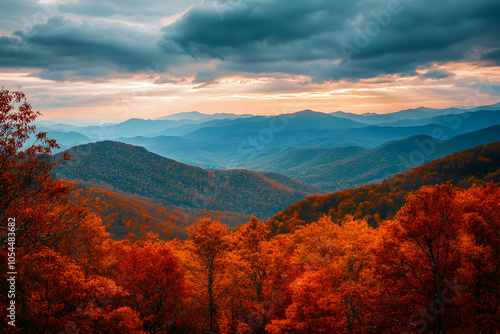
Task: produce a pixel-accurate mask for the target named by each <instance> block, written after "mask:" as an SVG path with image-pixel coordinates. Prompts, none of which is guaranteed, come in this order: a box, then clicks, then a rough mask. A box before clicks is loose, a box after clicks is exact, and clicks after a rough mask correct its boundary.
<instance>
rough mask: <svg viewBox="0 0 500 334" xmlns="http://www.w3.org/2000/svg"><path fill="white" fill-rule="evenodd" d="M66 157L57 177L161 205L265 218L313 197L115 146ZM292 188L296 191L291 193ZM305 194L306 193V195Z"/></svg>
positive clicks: (242, 173)
mask: <svg viewBox="0 0 500 334" xmlns="http://www.w3.org/2000/svg"><path fill="white" fill-rule="evenodd" d="M66 153H68V154H70V155H71V156H72V159H71V161H69V162H67V163H65V164H62V165H60V166H58V168H57V170H56V172H57V176H58V177H60V178H63V179H67V180H70V181H83V182H86V183H88V184H89V185H91V186H94V187H98V188H101V189H106V190H110V191H115V190H119V191H122V192H126V193H130V194H135V195H139V196H144V197H148V198H151V199H155V200H158V201H161V203H162V204H164V205H175V206H180V207H185V208H195V209H206V210H217V211H232V212H237V213H242V214H255V215H256V216H258V217H262V218H266V217H267V218H268V217H271V216H272V215H274V214H275V213H277V212H279V211H280V210H282V209H283V208H285V207H286V206H287V205H290V204H292V203H294V202H297V201H298V200H300V199H303V198H306V197H307V196H309V195H311V194H312V193H314V192H313V190H314V188H313V187H311V186H307V185H303V184H300V183H299V182H297V181H292V180H287V179H288V178H286V177H285V176H281V177H279V179H280V180H278V181H277V179H278V178H277V177H276V175H274V176H271V177H272V179H271V178H268V177H266V176H264V175H262V174H258V173H253V172H250V171H247V170H228V171H209V170H205V169H202V168H199V167H193V166H189V165H186V164H182V163H179V162H177V161H174V160H171V159H167V158H164V157H161V156H159V155H156V154H153V153H151V152H148V151H147V150H146V149H144V148H142V147H136V146H132V145H128V144H123V143H118V142H111V141H104V142H97V143H93V144H87V145H82V146H78V147H74V148H72V149H70V150H68V151H66ZM60 156H61V155H56V159H58V158H59V157H60ZM280 182H283V183H280ZM285 184H286V185H285ZM295 186H298V187H299V188H300V190H298V189H295V188H292V187H295ZM307 189H309V190H310V192H306V191H304V190H307ZM320 192H321V191H319V190H318V191H317V192H316V193H320Z"/></svg>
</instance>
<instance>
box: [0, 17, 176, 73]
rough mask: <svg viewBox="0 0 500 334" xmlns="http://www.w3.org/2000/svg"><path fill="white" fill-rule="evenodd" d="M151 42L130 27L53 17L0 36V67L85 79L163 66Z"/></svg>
mask: <svg viewBox="0 0 500 334" xmlns="http://www.w3.org/2000/svg"><path fill="white" fill-rule="evenodd" d="M156 42H157V39H156V37H155V35H154V34H151V33H147V32H146V31H143V30H140V29H136V28H135V27H132V26H127V25H123V24H117V23H109V22H95V23H92V24H89V23H82V24H77V23H74V22H72V21H69V20H66V19H63V18H61V17H55V18H52V19H50V20H49V21H48V22H47V23H45V24H41V25H36V26H34V27H33V29H32V30H31V31H29V32H28V33H26V32H23V31H16V32H14V37H6V36H2V37H0V59H1V60H2V61H1V64H2V67H28V68H29V67H31V68H40V69H42V71H41V72H40V73H39V74H37V76H39V77H42V78H46V79H51V80H57V81H58V80H85V79H92V78H102V77H105V76H107V75H110V74H111V73H114V72H116V73H136V72H140V71H145V72H147V71H148V70H151V71H153V69H154V70H157V69H158V70H161V69H164V67H165V66H166V65H167V64H169V58H168V56H166V55H165V54H163V53H160V52H159V51H158V48H157V47H156ZM158 65H159V66H158Z"/></svg>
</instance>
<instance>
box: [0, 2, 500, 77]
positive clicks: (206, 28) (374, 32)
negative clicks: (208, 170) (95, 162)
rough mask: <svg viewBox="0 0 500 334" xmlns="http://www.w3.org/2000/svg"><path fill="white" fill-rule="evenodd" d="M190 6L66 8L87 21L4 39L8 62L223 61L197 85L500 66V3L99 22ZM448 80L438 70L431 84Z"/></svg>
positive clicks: (71, 73)
mask: <svg viewBox="0 0 500 334" xmlns="http://www.w3.org/2000/svg"><path fill="white" fill-rule="evenodd" d="M0 1H2V0H0ZM29 3H30V4H31V5H33V3H32V2H29ZM191 3H194V1H193V2H191ZM9 6H10V7H8V10H12V11H19V10H20V8H19V6H16V5H9ZM32 7H33V6H32ZM185 9H186V3H184V2H181V1H173V2H169V4H168V5H167V4H166V2H158V1H153V0H148V1H145V2H136V1H132V0H126V1H125V2H124V1H118V0H103V1H97V0H87V1H78V2H68V3H66V4H61V5H60V6H59V7H58V10H59V11H60V12H61V13H63V14H64V13H71V14H73V15H77V16H78V15H80V16H84V17H85V19H83V20H81V21H82V23H75V22H74V21H70V20H68V19H63V18H61V17H59V16H58V17H53V18H51V19H50V20H48V21H47V22H45V23H40V24H36V25H34V26H33V27H32V29H30V30H26V29H24V30H22V31H18V32H16V33H13V34H11V36H10V37H7V36H3V37H0V66H2V67H30V68H36V69H39V70H40V71H38V72H36V73H38V74H35V75H38V76H40V77H43V78H49V79H53V80H82V79H99V78H102V77H105V76H108V75H112V73H115V72H116V73H136V72H141V71H147V69H148V68H149V69H155V70H157V71H159V72H163V71H166V70H168V69H169V68H170V69H171V68H172V67H173V66H178V65H188V64H190V63H193V64H194V63H199V62H210V61H211V60H213V59H218V60H220V61H218V62H217V65H216V66H215V68H211V69H210V70H207V69H200V70H199V72H198V73H197V75H196V79H195V80H196V82H199V83H209V82H212V81H215V80H217V78H219V77H221V76H225V75H231V73H238V74H242V73H248V75H255V74H269V75H273V76H278V75H280V74H292V75H307V76H310V77H311V78H312V80H313V81H314V82H322V81H331V80H342V79H344V80H353V81H355V80H359V79H362V78H373V77H377V76H380V75H383V74H400V75H403V76H416V75H418V73H417V69H420V68H426V67H430V65H431V64H439V63H445V62H449V61H462V60H465V61H468V60H471V61H478V60H480V61H483V62H484V64H485V65H491V64H499V63H500V62H499V51H498V50H499V49H498V48H499V46H500V35H499V34H498V31H500V2H499V1H498V0H478V1H469V0H468V1H466V0H442V1H439V2H436V1H430V0H422V1H410V0H344V1H332V0H312V1H303V0H300V1H299V0H265V1H264V0H230V1H225V2H221V1H217V2H209V1H205V2H203V3H202V4H201V5H196V6H193V7H192V8H191V9H190V10H189V11H188V12H187V13H186V14H185V15H184V16H182V18H180V19H179V20H178V21H177V22H175V23H173V24H170V25H168V26H166V27H164V28H163V29H161V31H160V30H159V29H157V30H156V31H150V30H148V28H144V27H141V26H138V25H135V26H134V25H129V24H125V23H124V22H121V23H118V22H114V23H110V21H100V20H91V18H92V17H114V16H119V17H120V18H121V17H122V16H124V17H129V18H130V20H131V22H132V21H133V20H132V19H131V18H132V17H136V16H156V17H161V16H162V15H164V16H165V17H166V16H169V15H171V14H173V12H174V11H175V12H176V13H181V12H182V11H183V10H185ZM121 21H123V20H122V19H121ZM132 23H134V22H132ZM135 23H137V21H135ZM185 74H186V76H187V75H192V73H187V72H186V73H185ZM195 74H196V73H195ZM181 75H182V74H181ZM445 75H446V74H445V73H432V72H429V73H428V76H427V77H425V75H424V78H432V79H442V78H445V77H446V76H445Z"/></svg>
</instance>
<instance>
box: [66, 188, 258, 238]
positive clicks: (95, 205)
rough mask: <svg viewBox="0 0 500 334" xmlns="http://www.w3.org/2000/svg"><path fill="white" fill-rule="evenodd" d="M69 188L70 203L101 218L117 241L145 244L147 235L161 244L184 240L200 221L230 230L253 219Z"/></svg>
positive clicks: (94, 190)
mask: <svg viewBox="0 0 500 334" xmlns="http://www.w3.org/2000/svg"><path fill="white" fill-rule="evenodd" d="M68 185H69V186H70V187H71V192H70V194H69V197H70V199H71V201H72V202H73V203H74V204H75V205H78V206H84V207H86V208H87V209H89V210H90V211H91V212H95V213H97V214H99V216H100V217H101V218H102V221H103V224H104V225H105V226H106V231H107V232H109V233H111V237H112V238H113V239H114V240H121V239H128V240H131V241H136V240H142V239H145V238H146V236H147V234H148V233H155V234H157V235H158V237H159V238H161V239H162V240H168V239H172V238H181V239H185V238H186V237H187V232H186V227H187V226H190V225H192V224H193V223H195V222H196V221H197V220H198V219H199V218H200V217H210V218H213V219H219V220H220V221H221V222H223V223H224V224H226V225H227V226H229V227H234V226H238V225H241V224H243V223H246V222H248V221H249V220H250V217H251V216H249V215H244V214H239V213H236V212H226V211H210V210H202V209H190V208H181V207H177V206H175V205H162V204H161V203H159V202H158V201H154V200H152V199H151V198H147V197H141V196H137V195H131V194H127V193H123V192H120V193H118V192H113V191H109V190H104V189H100V188H95V187H91V186H86V185H85V184H81V183H77V182H68Z"/></svg>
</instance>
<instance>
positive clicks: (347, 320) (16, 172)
mask: <svg viewBox="0 0 500 334" xmlns="http://www.w3.org/2000/svg"><path fill="white" fill-rule="evenodd" d="M36 116H37V113H36V112H34V111H32V109H31V107H30V105H29V104H27V103H26V102H25V97H24V95H23V94H22V93H20V92H9V91H6V90H2V91H0V121H1V128H0V179H1V180H0V220H1V226H0V243H1V245H2V248H1V250H0V251H1V253H0V262H1V263H0V265H1V266H2V270H1V271H0V272H1V273H2V274H1V276H2V277H1V278H0V279H1V282H0V288H1V290H0V298H1V300H2V305H7V304H6V303H7V295H6V292H7V291H8V287H7V286H6V284H7V281H6V275H7V274H6V270H4V267H6V265H7V264H6V262H7V244H8V241H7V237H6V236H7V231H6V228H7V221H8V218H15V220H16V231H15V233H16V261H17V262H16V266H17V285H16V305H17V309H16V312H17V314H16V323H15V324H16V326H11V325H9V324H8V323H7V318H6V308H5V307H2V322H1V326H2V327H1V328H2V332H6V333H41V334H42V333H401V332H407V333H424V332H425V333H496V332H497V331H498V330H499V323H500V312H499V310H500V309H499V306H500V298H499V293H500V285H499V284H500V281H499V275H500V188H497V187H496V186H495V185H494V184H493V183H490V184H488V185H487V186H485V187H481V186H472V187H470V188H469V189H461V188H457V187H455V186H452V185H449V184H442V185H437V186H424V187H422V188H420V189H419V190H418V191H416V192H414V193H412V194H410V195H409V196H408V197H407V198H406V203H405V205H404V206H403V207H402V209H400V210H399V211H398V212H397V214H396V216H395V217H394V218H393V219H390V220H384V221H382V222H381V223H380V224H379V226H378V227H377V228H374V227H372V226H371V225H370V224H368V222H367V221H366V220H364V219H354V218H353V217H349V216H346V217H345V218H344V219H343V220H342V221H340V222H339V221H335V222H332V220H331V219H330V218H329V217H327V216H324V217H322V218H319V219H318V220H317V221H316V222H313V223H310V224H306V225H304V226H300V227H298V228H296V229H295V230H294V231H293V233H292V232H291V233H279V234H278V233H272V232H271V229H270V226H269V225H268V224H266V223H264V222H259V221H258V220H257V219H255V218H252V219H251V220H250V221H249V222H248V223H247V224H245V225H242V226H239V227H237V228H234V229H228V228H227V227H226V226H225V225H224V224H222V223H220V222H219V221H218V220H216V219H210V218H200V220H199V221H198V222H197V223H195V224H193V225H192V226H190V227H188V228H187V234H188V238H187V239H186V240H185V241H180V240H170V241H165V240H161V239H160V238H159V237H158V235H155V234H153V233H149V234H148V235H147V237H145V238H143V240H138V241H135V242H131V241H129V240H112V239H111V238H110V236H109V233H108V232H106V229H105V227H104V226H103V223H102V220H101V217H100V216H98V215H97V214H95V213H90V211H89V210H88V209H87V208H85V207H83V206H78V205H75V203H73V202H71V201H70V200H69V199H68V194H69V192H70V187H69V186H68V184H67V183H63V182H61V181H59V180H55V179H54V178H52V177H51V175H50V171H51V168H52V166H53V164H54V162H53V160H52V158H51V155H50V152H51V149H53V148H54V147H56V145H57V144H56V143H55V142H54V141H51V140H48V139H46V137H45V136H44V135H43V134H40V135H38V136H37V138H38V139H37V142H36V143H35V144H33V145H31V146H29V147H26V145H24V144H25V142H26V140H27V139H28V137H29V136H30V135H31V134H32V133H33V132H34V131H35V129H34V127H32V126H31V125H30V123H31V122H32V121H33V120H34V119H35V118H36ZM66 158H68V159H69V157H66ZM60 163H64V162H63V161H62V162H60Z"/></svg>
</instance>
